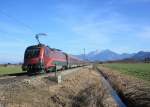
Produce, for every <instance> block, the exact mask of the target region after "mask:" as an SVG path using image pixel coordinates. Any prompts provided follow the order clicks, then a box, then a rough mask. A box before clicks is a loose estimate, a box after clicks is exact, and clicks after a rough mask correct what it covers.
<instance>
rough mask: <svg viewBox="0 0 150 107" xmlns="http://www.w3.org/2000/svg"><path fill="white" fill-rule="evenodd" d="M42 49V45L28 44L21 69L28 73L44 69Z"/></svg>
mask: <svg viewBox="0 0 150 107" xmlns="http://www.w3.org/2000/svg"><path fill="white" fill-rule="evenodd" d="M43 54H44V49H43V47H42V46H39V45H36V46H30V47H28V48H27V49H26V51H25V54H24V63H23V65H22V70H23V71H27V72H28V73H38V72H41V71H43V70H44V62H43Z"/></svg>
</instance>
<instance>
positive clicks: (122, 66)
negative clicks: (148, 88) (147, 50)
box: [104, 63, 150, 81]
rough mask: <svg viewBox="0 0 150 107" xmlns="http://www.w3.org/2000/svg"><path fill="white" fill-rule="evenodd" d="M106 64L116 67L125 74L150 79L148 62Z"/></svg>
mask: <svg viewBox="0 0 150 107" xmlns="http://www.w3.org/2000/svg"><path fill="white" fill-rule="evenodd" d="M104 66H107V67H109V68H112V69H116V70H118V71H120V72H121V73H124V74H128V75H132V76H135V77H137V78H140V79H143V80H147V81H150V64H148V63H147V64H146V63H133V64H132V63H112V64H104Z"/></svg>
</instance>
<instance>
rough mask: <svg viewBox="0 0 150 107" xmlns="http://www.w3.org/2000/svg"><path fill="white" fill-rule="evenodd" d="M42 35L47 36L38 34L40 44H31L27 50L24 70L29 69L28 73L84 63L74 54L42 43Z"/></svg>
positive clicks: (65, 67)
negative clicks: (40, 38) (40, 37)
mask: <svg viewBox="0 0 150 107" xmlns="http://www.w3.org/2000/svg"><path fill="white" fill-rule="evenodd" d="M40 35H44V36H45V35H46V34H43V33H40V34H37V35H36V39H37V40H38V42H39V44H38V45H34V46H29V47H28V48H27V49H26V50H25V54H24V63H23V65H22V70H23V71H27V72H28V73H36V72H40V71H45V72H49V71H53V70H57V69H67V68H71V67H77V66H82V65H84V61H82V60H80V59H78V58H76V57H74V56H71V55H68V54H66V53H64V52H62V51H60V50H58V49H53V48H49V47H48V46H45V45H43V44H41V43H40V41H39V36H40Z"/></svg>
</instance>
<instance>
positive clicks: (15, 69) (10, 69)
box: [0, 66, 23, 75]
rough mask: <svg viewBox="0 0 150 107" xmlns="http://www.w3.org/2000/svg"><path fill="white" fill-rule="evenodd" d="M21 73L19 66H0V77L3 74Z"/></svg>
mask: <svg viewBox="0 0 150 107" xmlns="http://www.w3.org/2000/svg"><path fill="white" fill-rule="evenodd" d="M20 72H23V71H22V70H21V66H7V67H4V66H0V75H3V74H13V73H20Z"/></svg>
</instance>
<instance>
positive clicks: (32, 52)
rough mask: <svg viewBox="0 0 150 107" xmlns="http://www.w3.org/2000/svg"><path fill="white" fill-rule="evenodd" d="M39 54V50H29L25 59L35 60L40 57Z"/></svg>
mask: <svg viewBox="0 0 150 107" xmlns="http://www.w3.org/2000/svg"><path fill="white" fill-rule="evenodd" d="M39 54H40V49H39V48H32V49H27V50H26V52H25V58H35V57H38V56H39Z"/></svg>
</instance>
